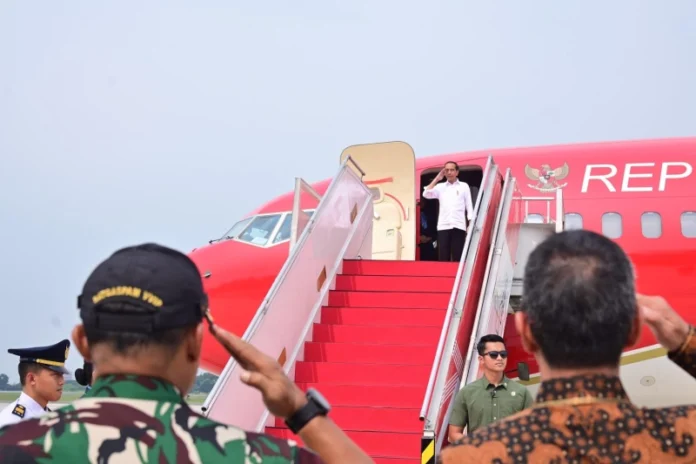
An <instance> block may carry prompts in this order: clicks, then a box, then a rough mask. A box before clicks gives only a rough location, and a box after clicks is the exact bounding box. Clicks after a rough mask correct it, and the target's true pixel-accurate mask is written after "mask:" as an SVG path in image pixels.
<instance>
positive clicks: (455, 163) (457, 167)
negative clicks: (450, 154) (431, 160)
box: [445, 161, 459, 171]
mask: <svg viewBox="0 0 696 464" xmlns="http://www.w3.org/2000/svg"><path fill="white" fill-rule="evenodd" d="M448 164H454V169H456V170H457V171H459V165H458V164H457V162H456V161H448V162H446V163H445V167H447V165H448Z"/></svg>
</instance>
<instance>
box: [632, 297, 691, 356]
mask: <svg viewBox="0 0 696 464" xmlns="http://www.w3.org/2000/svg"><path fill="white" fill-rule="evenodd" d="M636 299H637V301H638V309H639V311H640V312H641V315H642V317H643V320H644V321H645V324H646V325H647V326H648V327H650V330H651V331H652V333H653V334H655V338H657V341H658V342H659V343H660V345H662V346H664V347H665V348H666V349H667V350H668V351H674V350H677V349H679V347H680V346H682V344H683V343H684V342H685V341H686V337H687V336H688V335H689V324H687V323H686V321H685V320H684V319H682V317H681V316H680V315H679V314H678V313H677V312H676V311H675V310H674V309H672V307H671V306H670V305H669V303H667V301H666V300H665V299H664V298H662V297H661V296H646V295H640V294H638V295H636Z"/></svg>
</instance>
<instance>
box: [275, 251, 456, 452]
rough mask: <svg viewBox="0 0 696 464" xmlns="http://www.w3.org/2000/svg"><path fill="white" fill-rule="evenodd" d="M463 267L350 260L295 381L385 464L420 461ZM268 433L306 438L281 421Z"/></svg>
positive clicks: (360, 444)
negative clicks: (436, 368) (442, 342)
mask: <svg viewBox="0 0 696 464" xmlns="http://www.w3.org/2000/svg"><path fill="white" fill-rule="evenodd" d="M458 265H459V263H439V262H427V261H369V260H346V261H344V263H343V273H342V274H341V275H339V276H338V277H337V279H336V289H335V290H332V291H331V292H330V293H329V304H328V306H325V307H323V308H322V310H321V323H319V324H315V325H314V328H313V333H312V341H311V342H308V343H306V344H305V346H304V361H301V362H298V363H297V366H296V369H295V381H296V382H297V383H298V385H299V386H300V387H301V388H302V389H304V390H306V389H307V388H310V387H313V388H316V389H317V390H319V391H320V392H321V393H322V394H323V395H324V396H325V397H326V398H327V400H328V401H329V402H330V403H331V405H332V408H333V409H332V411H331V413H330V416H331V418H332V419H333V420H334V421H335V422H336V423H337V424H338V425H339V426H340V427H341V428H342V429H343V430H344V431H345V432H346V433H347V434H348V436H349V437H351V438H352V439H353V440H354V441H355V442H356V443H357V444H358V445H359V446H360V447H361V448H362V449H364V450H365V451H366V452H367V453H368V454H369V455H370V456H372V458H373V459H374V460H375V462H376V463H378V464H406V463H414V464H415V463H419V462H420V437H421V433H422V431H423V423H422V422H421V421H420V420H419V418H418V414H419V412H420V407H421V405H422V402H423V395H425V388H426V384H427V382H428V376H429V375H430V369H431V367H432V363H433V358H434V357H435V350H436V348H437V342H438V339H439V337H440V331H441V330H442V324H443V323H444V317H445V313H446V311H447V304H448V303H449V298H450V293H451V291H452V286H453V285H454V278H455V275H456V273H457V266H458ZM266 433H269V434H271V435H275V436H278V437H284V438H292V439H294V440H297V441H300V440H299V437H297V436H295V435H293V434H292V432H290V431H289V430H288V429H287V428H286V427H285V424H283V422H282V421H281V420H276V422H275V426H274V427H267V428H266Z"/></svg>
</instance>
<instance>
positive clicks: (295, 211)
mask: <svg viewBox="0 0 696 464" xmlns="http://www.w3.org/2000/svg"><path fill="white" fill-rule="evenodd" d="M303 190H304V191H305V192H307V193H308V194H310V195H311V196H312V197H314V198H315V199H316V200H317V201H318V202H321V199H322V196H321V195H320V194H319V193H318V192H317V191H316V190H314V188H313V187H312V186H311V185H309V184H308V183H307V182H306V181H305V180H304V179H302V178H301V177H295V195H294V197H293V199H292V219H291V220H290V221H291V222H290V224H291V225H290V247H289V251H292V249H293V248H295V245H296V244H297V238H298V237H299V236H300V235H301V234H302V232H303V231H304V229H306V228H307V226H308V225H309V221H307V224H305V226H304V227H303V228H302V229H301V230H300V214H307V213H305V212H304V211H302V191H303ZM307 216H309V214H307ZM310 219H311V218H310Z"/></svg>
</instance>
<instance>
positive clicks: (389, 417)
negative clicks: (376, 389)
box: [275, 392, 423, 433]
mask: <svg viewBox="0 0 696 464" xmlns="http://www.w3.org/2000/svg"><path fill="white" fill-rule="evenodd" d="M365 393H368V392H365ZM419 413H420V408H418V409H396V408H374V407H365V406H337V407H333V408H332V409H331V419H332V420H333V421H334V422H335V423H336V425H338V426H339V427H340V428H341V429H342V430H343V431H348V430H353V431H357V432H405V433H419V432H422V431H423V422H421V420H420V419H419V418H418V414H419ZM283 425H284V423H283V419H279V418H276V419H275V426H276V427H282V426H283Z"/></svg>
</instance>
